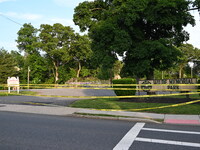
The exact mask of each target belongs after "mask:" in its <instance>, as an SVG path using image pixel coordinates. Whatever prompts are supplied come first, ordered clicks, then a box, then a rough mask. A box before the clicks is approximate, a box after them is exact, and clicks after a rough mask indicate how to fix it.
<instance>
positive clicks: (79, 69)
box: [75, 62, 81, 87]
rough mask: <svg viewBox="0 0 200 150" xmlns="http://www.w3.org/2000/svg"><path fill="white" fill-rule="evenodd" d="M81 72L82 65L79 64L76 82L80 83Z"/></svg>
mask: <svg viewBox="0 0 200 150" xmlns="http://www.w3.org/2000/svg"><path fill="white" fill-rule="evenodd" d="M80 72H81V63H80V62H78V70H77V73H76V80H75V82H78V78H79V76H80ZM76 87H77V85H76Z"/></svg>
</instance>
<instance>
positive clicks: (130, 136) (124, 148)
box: [113, 123, 145, 150]
mask: <svg viewBox="0 0 200 150" xmlns="http://www.w3.org/2000/svg"><path fill="white" fill-rule="evenodd" d="M144 125H145V123H136V124H135V125H134V126H133V127H132V128H131V129H130V130H129V131H128V132H127V133H126V135H125V136H124V137H123V138H122V139H121V141H120V142H119V143H118V144H117V145H116V146H115V147H114V148H113V150H128V149H129V147H130V146H131V145H132V143H133V141H134V140H135V138H136V137H137V135H138V134H139V132H140V130H141V129H142V128H143V126H144Z"/></svg>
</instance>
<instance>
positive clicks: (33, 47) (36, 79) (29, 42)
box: [16, 23, 47, 83]
mask: <svg viewBox="0 0 200 150" xmlns="http://www.w3.org/2000/svg"><path fill="white" fill-rule="evenodd" d="M37 34H38V29H36V28H34V27H33V26H32V25H31V24H26V23H25V24H24V25H23V27H22V28H21V29H20V30H19V31H18V38H17V40H16V42H17V43H18V45H17V46H18V48H19V50H20V51H21V52H24V53H25V57H24V65H23V68H22V70H21V72H22V76H23V80H24V82H25V83H26V81H27V80H30V81H31V82H32V83H41V82H44V80H45V75H46V71H47V67H46V60H45V59H44V57H42V56H41V54H40V47H39V45H38V43H39V38H38V36H37ZM30 71H31V72H30ZM29 73H30V78H29V79H27V78H28V74H29Z"/></svg>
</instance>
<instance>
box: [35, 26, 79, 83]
mask: <svg viewBox="0 0 200 150" xmlns="http://www.w3.org/2000/svg"><path fill="white" fill-rule="evenodd" d="M39 38H40V48H41V49H42V50H43V51H44V52H45V53H46V54H45V55H46V57H47V59H49V60H50V62H51V63H52V65H53V68H54V69H53V70H54V77H55V83H57V82H58V80H59V67H60V66H62V65H65V64H67V63H69V61H70V60H72V56H71V54H70V53H71V49H72V45H71V44H72V43H73V41H74V40H75V35H74V31H73V29H72V28H71V27H69V26H63V25H61V24H59V23H57V24H54V25H53V26H51V25H48V24H42V25H41V26H40V34H39Z"/></svg>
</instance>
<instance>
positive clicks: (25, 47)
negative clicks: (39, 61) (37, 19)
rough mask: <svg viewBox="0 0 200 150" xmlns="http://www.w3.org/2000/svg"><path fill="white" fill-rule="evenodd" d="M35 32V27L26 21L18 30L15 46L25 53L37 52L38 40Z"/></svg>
mask: <svg viewBox="0 0 200 150" xmlns="http://www.w3.org/2000/svg"><path fill="white" fill-rule="evenodd" d="M37 32H38V30H37V29H36V28H34V27H33V26H32V25H31V24H27V23H25V24H24V25H23V27H22V28H21V29H20V30H19V31H18V33H17V34H18V38H17V40H16V42H17V43H18V45H17V47H18V48H19V50H20V51H21V52H25V55H28V54H36V53H37V54H38V53H39V48H38V46H36V45H37V42H38V38H37Z"/></svg>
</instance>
